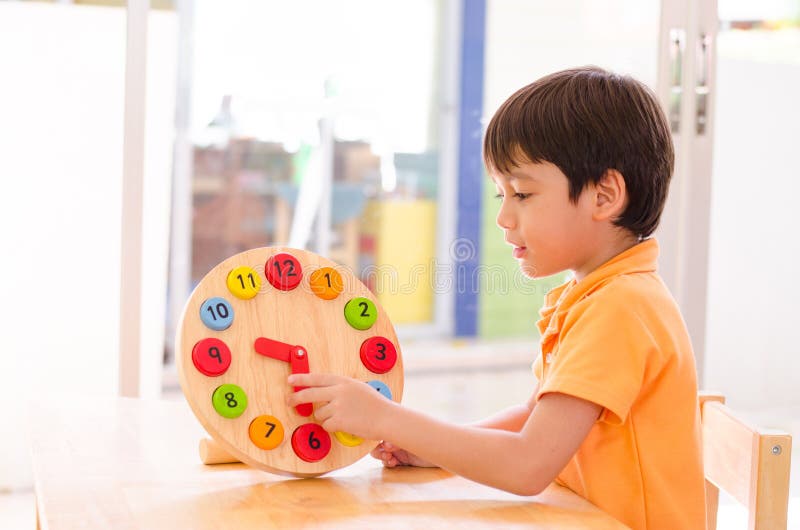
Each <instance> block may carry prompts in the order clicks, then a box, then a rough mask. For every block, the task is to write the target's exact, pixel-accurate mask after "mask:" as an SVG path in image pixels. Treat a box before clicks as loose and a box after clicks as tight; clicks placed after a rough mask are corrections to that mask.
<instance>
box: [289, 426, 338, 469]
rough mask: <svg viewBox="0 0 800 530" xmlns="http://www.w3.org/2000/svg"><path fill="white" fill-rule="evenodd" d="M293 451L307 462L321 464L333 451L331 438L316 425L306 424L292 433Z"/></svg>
mask: <svg viewBox="0 0 800 530" xmlns="http://www.w3.org/2000/svg"><path fill="white" fill-rule="evenodd" d="M292 449H294V452H295V453H296V454H297V456H299V457H300V459H301V460H305V461H306V462H319V461H320V460H322V459H323V458H325V457H326V456H327V454H328V453H329V452H330V450H331V436H330V435H329V434H328V433H327V432H326V431H325V429H323V428H322V427H321V426H319V425H317V424H316V423H304V424H303V425H301V426H300V427H298V428H297V429H295V430H294V432H293V433H292Z"/></svg>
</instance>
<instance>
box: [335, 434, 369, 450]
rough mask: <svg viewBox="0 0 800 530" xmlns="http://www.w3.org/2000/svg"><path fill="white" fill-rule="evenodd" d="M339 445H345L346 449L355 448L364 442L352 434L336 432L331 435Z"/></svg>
mask: <svg viewBox="0 0 800 530" xmlns="http://www.w3.org/2000/svg"><path fill="white" fill-rule="evenodd" d="M333 435H334V436H335V437H336V439H337V440H339V443H340V444H342V445H346V446H347V447H355V446H357V445H361V442H363V441H364V439H363V438H359V437H358V436H354V435H352V434H348V433H346V432H342V431H336V432H335V433H333Z"/></svg>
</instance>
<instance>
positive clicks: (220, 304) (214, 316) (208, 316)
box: [200, 296, 233, 331]
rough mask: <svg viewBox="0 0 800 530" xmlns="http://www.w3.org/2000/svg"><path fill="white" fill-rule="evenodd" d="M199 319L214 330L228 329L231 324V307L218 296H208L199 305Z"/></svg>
mask: <svg viewBox="0 0 800 530" xmlns="http://www.w3.org/2000/svg"><path fill="white" fill-rule="evenodd" d="M200 320H202V321H203V324H205V325H206V326H207V327H209V328H211V329H213V330H214V331H222V330H224V329H228V328H229V327H231V324H233V307H231V304H230V302H228V301H227V300H225V299H224V298H221V297H219V296H216V297H214V298H209V299H208V300H206V301H205V302H203V305H202V306H200Z"/></svg>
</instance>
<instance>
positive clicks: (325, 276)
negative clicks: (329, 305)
mask: <svg viewBox="0 0 800 530" xmlns="http://www.w3.org/2000/svg"><path fill="white" fill-rule="evenodd" d="M308 283H309V284H310V285H311V290H312V291H314V294H315V295H317V296H319V297H320V298H322V299H323V300H333V299H334V298H336V297H337V296H339V294H340V293H341V292H342V290H344V282H342V275H341V274H339V271H337V270H336V269H334V268H333V267H322V268H321V269H317V270H315V271H314V272H313V273H312V274H311V278H310V279H309V281H308Z"/></svg>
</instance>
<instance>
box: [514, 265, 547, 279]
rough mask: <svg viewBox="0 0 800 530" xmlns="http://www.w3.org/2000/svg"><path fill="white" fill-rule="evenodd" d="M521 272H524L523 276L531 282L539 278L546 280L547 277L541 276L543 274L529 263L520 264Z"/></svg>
mask: <svg viewBox="0 0 800 530" xmlns="http://www.w3.org/2000/svg"><path fill="white" fill-rule="evenodd" d="M519 270H520V272H522V275H523V276H525V277H526V278H529V279H531V280H535V279H537V278H544V277H545V275H544V274H541V272H540V271H539V270H538V269H537V268H536V267H534V266H533V265H530V264H528V263H522V264H520V266H519Z"/></svg>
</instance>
